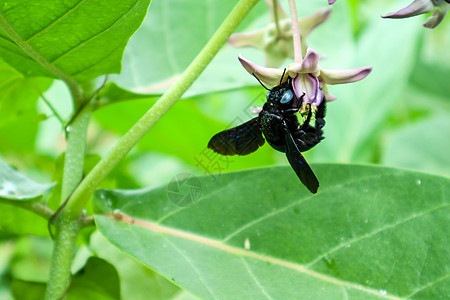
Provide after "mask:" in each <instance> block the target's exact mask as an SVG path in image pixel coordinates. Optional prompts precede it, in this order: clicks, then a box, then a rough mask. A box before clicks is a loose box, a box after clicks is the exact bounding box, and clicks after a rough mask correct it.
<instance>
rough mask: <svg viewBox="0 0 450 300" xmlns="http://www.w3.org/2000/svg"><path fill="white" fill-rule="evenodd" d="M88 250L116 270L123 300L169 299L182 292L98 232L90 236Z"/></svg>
mask: <svg viewBox="0 0 450 300" xmlns="http://www.w3.org/2000/svg"><path fill="white" fill-rule="evenodd" d="M89 249H91V250H92V251H94V252H95V254H96V255H98V256H99V257H101V258H102V259H105V260H106V261H108V262H110V263H111V264H113V265H114V267H115V268H116V269H117V272H118V273H119V277H120V291H121V295H122V298H121V299H123V300H162V299H171V297H172V296H174V295H175V294H176V293H177V292H180V291H182V290H181V289H180V288H179V287H177V286H175V285H174V284H172V283H171V282H170V281H168V280H167V279H165V278H164V277H162V276H161V275H159V274H158V273H156V272H154V271H152V270H150V269H149V268H147V267H146V266H145V265H144V264H142V263H141V262H139V261H136V260H135V259H133V258H131V257H130V256H129V255H127V254H126V253H124V252H122V251H120V250H119V249H117V248H116V247H114V246H113V245H111V243H109V242H108V241H107V240H106V239H105V238H104V237H103V236H102V235H101V234H100V233H99V232H96V233H94V234H93V235H92V237H91V239H90V244H89ZM176 299H178V298H176Z"/></svg>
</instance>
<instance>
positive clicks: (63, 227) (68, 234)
mask: <svg viewBox="0 0 450 300" xmlns="http://www.w3.org/2000/svg"><path fill="white" fill-rule="evenodd" d="M55 225H56V234H55V240H54V245H53V255H52V262H51V268H50V276H49V279H48V284H47V291H46V294H45V299H46V300H57V299H62V297H63V295H64V293H65V292H66V290H67V288H68V286H69V283H70V277H71V266H72V259H73V257H74V256H75V251H76V244H77V236H78V232H79V231H80V228H81V222H80V221H78V220H74V219H71V218H68V217H66V216H64V215H60V216H59V217H58V218H57V220H56V224H55Z"/></svg>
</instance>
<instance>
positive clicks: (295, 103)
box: [208, 72, 326, 193]
mask: <svg viewBox="0 0 450 300" xmlns="http://www.w3.org/2000/svg"><path fill="white" fill-rule="evenodd" d="M253 75H254V74H253ZM254 76H255V75H254ZM255 77H256V79H257V80H258V81H259V82H260V84H261V85H262V86H263V87H264V88H265V89H267V90H268V93H267V102H266V103H265V104H264V106H263V108H262V110H261V111H260V112H259V114H258V117H256V118H253V119H251V120H250V121H248V122H246V123H244V124H242V125H239V126H237V127H234V128H231V129H228V130H225V131H222V132H219V133H217V134H216V135H214V136H213V137H212V138H211V140H210V141H209V143H208V148H210V149H212V150H213V151H215V152H217V153H219V154H222V155H247V154H250V153H253V152H254V151H256V150H257V149H258V148H259V147H260V146H262V145H263V144H264V141H265V140H267V142H268V143H269V145H270V146H272V147H273V148H274V149H275V150H278V151H280V152H284V153H286V157H287V159H288V161H289V163H290V165H291V166H292V169H293V170H294V171H295V173H296V174H297V176H298V178H299V179H300V181H301V182H302V183H303V184H304V185H305V186H306V187H307V188H308V190H310V191H311V193H317V189H318V187H319V181H318V180H317V177H316V176H315V175H314V172H313V171H312V170H311V168H310V166H309V165H308V163H307V162H306V160H305V158H304V157H303V155H302V154H301V152H303V151H307V150H309V149H311V148H312V147H314V146H316V145H317V144H318V143H319V142H320V141H321V140H322V139H323V131H322V128H323V126H324V125H325V120H324V117H325V103H326V101H321V103H320V105H319V106H318V107H317V110H316V112H315V122H314V123H315V124H314V125H313V126H312V125H311V120H312V115H313V109H312V107H311V104H307V106H308V108H309V109H308V110H307V114H306V119H305V120H304V122H303V123H302V124H300V123H299V121H298V118H297V115H296V113H297V112H298V111H299V110H300V108H301V106H302V104H303V98H304V96H305V93H303V94H302V95H301V96H300V97H299V98H298V97H297V96H296V94H295V92H294V90H293V85H292V80H293V79H292V78H290V77H289V75H288V76H287V79H286V80H284V81H283V78H284V77H285V72H283V75H282V76H281V79H280V84H279V85H277V86H275V87H273V88H272V89H268V88H267V87H266V86H264V84H263V83H262V82H261V81H260V80H259V79H258V77H257V76H255ZM263 135H264V137H265V140H264V137H263Z"/></svg>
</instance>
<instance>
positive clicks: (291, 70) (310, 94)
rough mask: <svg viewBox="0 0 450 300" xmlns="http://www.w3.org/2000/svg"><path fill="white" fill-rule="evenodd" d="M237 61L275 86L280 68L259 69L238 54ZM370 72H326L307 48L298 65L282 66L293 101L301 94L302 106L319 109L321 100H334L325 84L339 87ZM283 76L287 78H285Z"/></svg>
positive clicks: (360, 70)
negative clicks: (290, 84)
mask: <svg viewBox="0 0 450 300" xmlns="http://www.w3.org/2000/svg"><path fill="white" fill-rule="evenodd" d="M239 61H240V63H241V64H242V66H243V67H244V68H245V69H246V70H247V72H249V73H250V74H252V75H254V76H256V77H257V78H258V79H259V80H261V81H262V82H263V83H265V84H267V85H269V86H275V85H277V84H279V82H280V78H281V76H282V75H283V72H284V69H277V68H267V67H262V66H259V65H257V64H255V63H254V62H251V61H249V60H247V59H245V58H243V57H242V56H241V55H239ZM371 71H372V67H362V68H356V69H347V70H326V69H321V68H320V66H319V55H318V54H317V52H315V51H314V50H312V49H311V48H308V50H307V51H306V56H305V58H304V59H303V61H302V62H301V63H291V64H289V65H288V66H287V67H286V72H285V76H284V77H283V79H282V82H284V81H286V80H287V77H288V76H289V77H290V78H293V80H292V88H293V90H294V92H295V95H296V96H297V98H300V97H301V95H302V94H303V93H305V96H304V97H303V105H305V104H312V105H314V106H316V107H317V106H319V105H320V103H321V102H322V100H323V99H325V100H326V101H327V102H328V101H332V100H335V99H336V97H335V96H333V95H331V94H330V93H329V92H328V86H327V85H328V84H341V83H349V82H355V81H359V80H361V79H364V78H365V77H366V76H367V75H369V73H370V72H371ZM286 75H287V76H286Z"/></svg>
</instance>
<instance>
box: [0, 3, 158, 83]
mask: <svg viewBox="0 0 450 300" xmlns="http://www.w3.org/2000/svg"><path fill="white" fill-rule="evenodd" d="M149 3H150V0H111V1H102V0H85V1H80V0H69V1H63V0H55V1H47V0H37V1H27V0H12V1H6V2H4V3H3V4H2V5H1V6H0V56H1V57H2V58H3V59H5V60H6V61H8V63H9V64H10V65H11V66H13V67H14V68H15V69H17V70H18V71H20V72H21V73H22V74H24V75H26V76H48V77H56V78H62V79H68V78H74V79H75V80H77V81H84V80H88V79H92V78H95V77H96V76H98V75H101V74H106V73H117V72H119V71H120V63H121V59H122V54H123V50H124V48H125V45H126V44H127V42H128V39H129V38H130V36H131V35H132V34H133V32H134V31H135V30H136V29H137V28H138V27H139V25H140V23H141V22H142V20H143V18H144V16H145V14H146V12H147V7H148V5H149Z"/></svg>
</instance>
